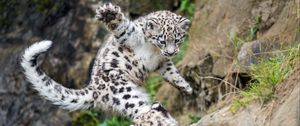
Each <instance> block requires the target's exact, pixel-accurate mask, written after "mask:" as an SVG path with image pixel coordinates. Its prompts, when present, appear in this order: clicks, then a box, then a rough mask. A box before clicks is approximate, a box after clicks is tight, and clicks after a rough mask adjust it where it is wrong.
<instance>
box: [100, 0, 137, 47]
mask: <svg viewBox="0 0 300 126" xmlns="http://www.w3.org/2000/svg"><path fill="white" fill-rule="evenodd" d="M95 17H96V19H98V20H99V21H102V22H103V23H104V24H105V25H106V26H107V27H108V29H109V30H110V31H112V32H113V34H114V36H115V38H116V40H117V41H118V42H119V43H120V44H125V45H129V46H133V45H134V44H135V43H133V42H136V40H140V39H139V38H138V37H139V36H140V35H139V34H140V32H139V31H140V30H139V28H138V27H137V26H136V25H135V24H134V22H132V21H130V20H129V19H128V18H126V17H125V16H124V14H123V13H122V11H121V8H120V7H119V6H116V5H113V4H111V3H106V4H103V5H100V6H99V7H98V8H97V9H96V16H95Z"/></svg>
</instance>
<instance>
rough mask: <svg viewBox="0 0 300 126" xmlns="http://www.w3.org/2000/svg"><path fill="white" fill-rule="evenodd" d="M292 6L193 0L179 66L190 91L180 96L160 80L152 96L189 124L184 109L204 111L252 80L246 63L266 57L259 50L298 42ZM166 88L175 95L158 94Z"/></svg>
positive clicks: (260, 0)
mask: <svg viewBox="0 0 300 126" xmlns="http://www.w3.org/2000/svg"><path fill="white" fill-rule="evenodd" d="M297 5H299V1H295V0H286V1H282V0H222V1H211V0H199V1H195V7H196V10H195V14H194V17H193V23H192V26H191V29H190V36H189V47H188V51H187V53H186V55H185V58H184V59H183V61H181V62H180V63H179V65H178V66H179V67H180V68H181V72H182V74H183V75H184V76H185V77H186V79H187V80H188V81H189V82H190V83H191V84H192V86H193V88H194V89H195V95H194V96H188V97H187V96H183V95H182V94H180V93H179V92H178V91H177V90H176V89H174V88H172V87H170V86H169V85H167V84H164V85H162V86H161V88H160V89H159V91H158V95H157V98H158V99H159V100H161V101H164V102H165V103H167V106H168V108H169V109H170V110H171V111H172V112H173V113H175V114H176V115H178V116H177V118H178V120H179V121H180V122H181V124H182V125H188V124H189V123H190V121H188V120H190V119H189V117H188V115H189V114H192V115H193V114H198V115H199V113H200V115H204V114H205V113H207V111H208V109H209V107H210V106H211V105H213V104H215V103H217V102H218V101H220V100H222V99H224V98H226V96H229V95H231V94H234V92H236V91H237V90H239V88H243V87H245V86H247V85H246V84H247V82H248V81H249V80H250V79H251V78H250V77H249V76H248V75H247V68H248V67H249V65H250V64H251V63H257V59H259V58H263V57H268V55H266V54H263V52H268V51H272V50H273V51H274V50H276V49H279V48H281V47H283V46H286V45H292V44H295V43H300V34H299V12H297ZM166 92H169V93H170V92H172V94H174V95H172V96H171V97H168V96H165V95H163V94H167V93H166ZM215 115H216V114H215ZM238 116H239V115H237V116H232V117H230V118H232V119H233V118H235V117H238ZM218 117H220V118H223V117H222V115H218ZM207 118H208V117H207ZM239 119H241V120H243V119H244V117H241V118H239ZM228 120H230V119H228ZM236 120H237V119H236ZM236 120H235V121H236ZM211 121H212V122H213V121H216V122H218V121H220V120H218V119H217V118H213V119H212V120H211ZM250 121H251V120H250ZM201 124H206V121H202V122H201ZM209 124H211V125H215V124H216V123H209ZM223 124H224V125H225V123H218V125H223ZM228 124H231V123H228ZM199 125H200V124H199ZM216 125H217V124H216ZM249 125H250V124H249Z"/></svg>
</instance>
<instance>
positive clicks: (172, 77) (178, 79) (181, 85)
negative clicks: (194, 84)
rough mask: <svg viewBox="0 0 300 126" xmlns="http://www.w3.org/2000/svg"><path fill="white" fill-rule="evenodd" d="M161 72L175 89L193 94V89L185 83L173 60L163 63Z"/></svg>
mask: <svg viewBox="0 0 300 126" xmlns="http://www.w3.org/2000/svg"><path fill="white" fill-rule="evenodd" d="M159 72H160V73H161V75H162V76H163V78H164V80H166V81H167V82H169V83H170V84H172V85H173V86H174V87H176V88H178V89H179V90H180V91H182V92H184V93H187V94H192V93H193V89H192V88H191V86H190V84H189V83H187V82H186V81H185V79H184V78H183V77H182V76H181V75H180V74H179V72H178V70H177V69H176V67H175V65H174V64H173V62H172V61H171V60H169V59H168V60H167V61H166V62H163V63H162V66H161V67H160V69H159Z"/></svg>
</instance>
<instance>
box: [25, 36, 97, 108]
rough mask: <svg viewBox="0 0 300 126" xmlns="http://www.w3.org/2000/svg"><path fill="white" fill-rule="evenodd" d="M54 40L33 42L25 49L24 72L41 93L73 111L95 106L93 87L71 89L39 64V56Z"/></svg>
mask: <svg viewBox="0 0 300 126" xmlns="http://www.w3.org/2000/svg"><path fill="white" fill-rule="evenodd" d="M51 44H52V42H51V41H48V40H44V41H41V42H38V43H35V44H33V45H32V46H30V47H29V48H27V49H26V50H25V53H24V55H23V58H22V61H21V65H22V67H23V68H24V74H25V75H26V77H27V79H28V81H29V82H31V83H32V84H33V87H34V88H35V89H36V90H37V91H38V92H39V94H40V95H42V96H44V97H45V98H46V99H48V100H50V101H52V102H53V103H54V104H56V105H61V107H63V108H65V109H69V110H71V111H73V110H78V109H86V108H89V107H91V106H93V99H92V93H93V92H92V88H91V87H86V88H84V89H79V90H75V89H69V88H66V87H64V86H62V85H61V84H59V83H57V82H55V81H54V80H53V79H51V78H50V77H49V76H47V75H46V74H45V73H44V72H43V71H41V69H40V68H39V66H38V65H37V57H38V56H39V55H40V54H41V53H44V52H46V51H47V50H48V49H49V48H50V47H51Z"/></svg>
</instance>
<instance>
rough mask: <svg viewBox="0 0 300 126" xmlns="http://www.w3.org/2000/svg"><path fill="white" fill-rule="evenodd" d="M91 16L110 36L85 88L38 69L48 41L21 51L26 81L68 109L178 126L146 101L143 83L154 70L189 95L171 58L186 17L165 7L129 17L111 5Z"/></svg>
mask: <svg viewBox="0 0 300 126" xmlns="http://www.w3.org/2000/svg"><path fill="white" fill-rule="evenodd" d="M96 19H98V20H99V21H101V22H103V23H104V24H105V25H106V26H107V28H108V29H109V30H110V31H111V32H112V35H111V36H110V37H109V39H108V40H107V42H106V44H105V45H104V47H102V48H101V49H100V50H99V51H98V54H97V56H96V59H95V63H94V65H93V68H92V74H91V81H90V83H89V84H88V86H87V87H85V88H83V89H69V88H66V87H64V86H62V85H61V84H59V83H58V82H56V81H54V80H53V79H51V78H50V77H49V76H47V75H46V74H45V73H44V72H43V71H42V70H41V69H40V67H39V66H38V65H37V57H38V56H39V55H40V54H41V53H43V52H46V51H47V50H48V49H49V48H50V47H51V44H52V42H51V41H47V40H45V41H41V42H38V43H35V44H33V45H32V46H30V47H29V48H28V49H26V51H25V53H24V55H23V59H22V62H21V65H22V67H23V68H24V73H25V75H26V77H27V79H28V81H30V82H31V83H32V84H33V87H34V88H35V89H36V90H37V91H38V92H39V94H40V95H42V96H44V97H45V98H46V99H48V100H50V101H53V102H54V104H56V105H60V106H61V107H63V108H65V109H68V110H78V109H87V108H99V109H100V108H101V109H103V110H109V111H114V112H117V113H119V114H121V115H123V116H126V117H129V118H130V119H132V120H133V122H134V123H135V124H134V125H143V126H147V125H160V126H176V125H178V124H177V122H176V120H175V119H174V118H173V117H171V115H170V114H169V113H168V112H167V111H166V110H165V109H164V108H163V107H162V106H161V105H160V103H158V102H155V103H151V101H150V100H149V97H148V95H147V93H146V92H145V90H144V88H143V81H144V80H145V79H146V78H147V77H148V74H149V72H152V71H159V72H160V73H161V75H162V76H163V78H164V79H165V80H166V81H168V82H169V83H170V84H172V85H173V86H175V87H176V88H178V89H179V90H181V91H183V92H186V93H187V94H191V93H192V88H191V87H190V85H189V84H188V83H187V82H186V81H185V80H184V78H183V77H182V76H180V74H179V73H178V71H177V69H176V67H175V66H174V64H173V63H172V61H171V59H170V58H171V56H173V55H175V54H176V53H177V52H178V51H179V46H180V44H181V43H182V41H183V39H184V37H185V36H186V34H187V30H188V27H189V24H190V21H189V20H188V19H187V18H184V17H182V16H179V15H176V14H175V13H172V12H170V11H157V12H154V13H150V14H149V15H147V16H144V17H140V18H138V19H137V20H134V21H131V20H129V19H128V18H126V17H125V16H124V14H123V13H122V12H121V9H120V7H118V6H115V5H112V4H110V3H107V4H103V5H100V6H99V7H98V9H97V10H96Z"/></svg>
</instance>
